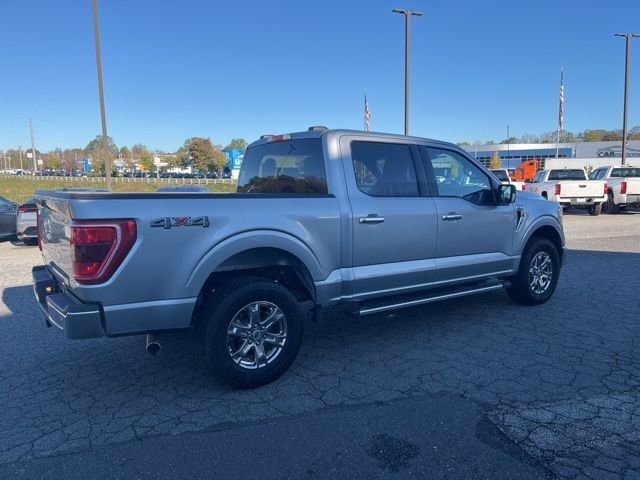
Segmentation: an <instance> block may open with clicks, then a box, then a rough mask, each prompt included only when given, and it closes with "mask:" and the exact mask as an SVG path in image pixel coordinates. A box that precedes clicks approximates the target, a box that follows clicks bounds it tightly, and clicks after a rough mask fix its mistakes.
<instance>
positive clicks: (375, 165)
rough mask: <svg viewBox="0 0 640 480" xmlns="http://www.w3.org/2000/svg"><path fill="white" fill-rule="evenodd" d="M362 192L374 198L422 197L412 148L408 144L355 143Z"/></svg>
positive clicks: (355, 162)
mask: <svg viewBox="0 0 640 480" xmlns="http://www.w3.org/2000/svg"><path fill="white" fill-rule="evenodd" d="M351 158H352V160H353V170H354V172H355V174H356V183H357V185H358V189H359V190H360V191H361V192H363V193H366V194H367V195H371V196H372V197H417V196H419V195H420V192H419V189H418V179H417V176H416V170H415V166H414V163H413V157H412V155H411V148H410V147H409V145H406V144H404V143H384V142H363V141H354V142H351Z"/></svg>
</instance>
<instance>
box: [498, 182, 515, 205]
mask: <svg viewBox="0 0 640 480" xmlns="http://www.w3.org/2000/svg"><path fill="white" fill-rule="evenodd" d="M515 201H516V186H515V185H511V184H509V185H500V186H499V187H498V203H499V204H500V205H506V204H509V203H513V202H515Z"/></svg>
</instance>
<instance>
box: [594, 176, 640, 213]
mask: <svg viewBox="0 0 640 480" xmlns="http://www.w3.org/2000/svg"><path fill="white" fill-rule="evenodd" d="M589 178H590V179H591V180H603V181H605V182H607V201H606V202H605V203H604V205H603V206H602V208H603V209H604V211H605V212H607V213H618V212H619V211H620V210H621V209H622V210H624V209H625V208H627V207H628V206H640V167H631V166H629V165H622V166H619V167H611V166H610V167H600V168H597V169H595V170H594V171H593V172H591V175H590V176H589Z"/></svg>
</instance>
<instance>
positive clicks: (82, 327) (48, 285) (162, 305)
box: [31, 265, 198, 339]
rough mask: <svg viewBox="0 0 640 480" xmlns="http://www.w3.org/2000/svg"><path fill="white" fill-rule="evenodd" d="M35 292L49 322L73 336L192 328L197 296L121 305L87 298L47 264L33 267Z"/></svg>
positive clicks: (117, 334) (98, 335) (48, 323)
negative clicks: (65, 284) (67, 288)
mask: <svg viewBox="0 0 640 480" xmlns="http://www.w3.org/2000/svg"><path fill="white" fill-rule="evenodd" d="M31 276H32V280H33V292H34V294H35V297H36V300H37V301H38V305H40V308H41V309H42V312H43V313H44V315H45V318H46V323H47V325H48V326H54V327H57V328H59V329H60V330H62V331H63V332H64V334H65V335H66V336H67V337H69V338H73V339H79V338H97V337H105V336H108V337H112V336H120V335H139V334H145V333H150V332H167V331H176V330H184V329H187V328H190V326H191V319H192V315H193V312H194V308H195V305H196V301H197V300H198V299H197V297H194V298H176V299H168V300H155V301H148V302H140V303H125V304H118V305H104V306H103V305H99V304H97V303H91V302H84V301H82V300H80V299H78V298H77V297H76V296H75V295H73V294H71V293H70V292H68V291H65V290H64V289H62V288H60V284H59V283H58V280H57V279H56V278H55V277H54V276H53V275H52V274H51V272H50V271H49V269H48V268H47V267H46V266H44V265H40V266H36V267H33V269H32V270H31Z"/></svg>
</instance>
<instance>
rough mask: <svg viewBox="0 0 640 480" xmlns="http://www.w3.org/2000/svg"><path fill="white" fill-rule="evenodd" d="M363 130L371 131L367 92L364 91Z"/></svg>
mask: <svg viewBox="0 0 640 480" xmlns="http://www.w3.org/2000/svg"><path fill="white" fill-rule="evenodd" d="M364 131H365V132H370V131H371V112H370V111H369V104H368V103H367V92H366V91H365V92H364Z"/></svg>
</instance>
